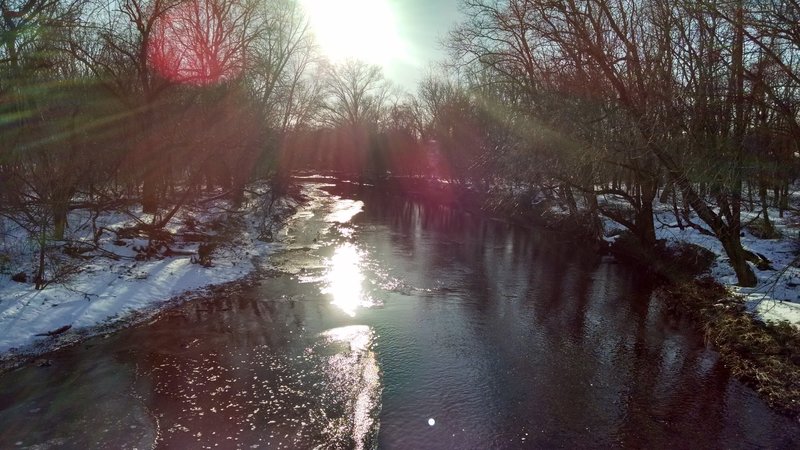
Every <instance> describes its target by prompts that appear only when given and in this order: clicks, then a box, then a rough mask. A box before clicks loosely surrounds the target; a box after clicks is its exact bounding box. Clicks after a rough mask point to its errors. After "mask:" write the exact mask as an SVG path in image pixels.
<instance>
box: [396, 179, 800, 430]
mask: <svg viewBox="0 0 800 450" xmlns="http://www.w3.org/2000/svg"><path fill="white" fill-rule="evenodd" d="M392 189H393V190H394V191H397V192H411V193H412V194H411V195H413V196H416V197H417V198H425V199H427V200H428V201H434V202H439V203H443V204H446V205H449V206H452V207H458V208H465V209H467V210H470V211H472V212H473V213H475V214H489V215H490V216H494V217H499V218H502V219H504V220H508V221H510V222H512V223H515V224H517V225H521V226H525V227H545V228H548V229H552V230H557V231H560V232H564V233H565V234H566V235H568V236H572V238H573V240H575V241H576V242H582V243H584V244H586V245H591V246H593V247H594V248H595V249H596V250H598V251H599V252H601V253H610V254H611V255H613V256H614V257H615V259H617V260H619V261H620V262H622V263H625V264H628V265H634V266H636V267H638V268H639V269H641V270H642V272H643V274H645V273H649V274H650V275H652V276H654V277H656V278H658V279H660V280H661V283H660V287H659V288H658V291H657V295H659V296H661V297H662V298H664V299H665V300H666V302H667V303H668V304H669V305H670V307H671V308H672V309H673V310H674V311H675V312H676V313H677V314H681V315H685V316H688V317H690V318H691V319H692V321H693V323H695V325H696V326H697V328H698V329H699V330H700V331H701V332H703V333H704V335H705V337H706V341H707V342H708V343H709V344H711V345H712V347H713V348H714V349H715V350H716V351H717V352H719V354H720V358H721V360H722V361H723V363H724V364H725V365H726V366H727V367H728V368H729V369H730V370H731V373H732V374H733V375H734V376H735V377H736V378H737V379H739V380H741V381H742V382H744V383H745V384H747V385H748V386H750V387H752V388H753V389H754V390H756V391H757V392H758V393H759V394H760V395H762V396H763V397H764V398H765V399H766V400H767V401H768V403H769V404H770V405H771V406H772V407H773V408H775V409H776V410H779V411H781V412H783V413H784V414H787V415H789V416H791V417H793V418H794V419H795V420H797V419H799V418H800V381H799V380H800V331H798V325H800V304H799V303H797V302H798V301H800V289H799V288H798V286H799V285H800V268H799V267H798V266H797V261H798V259H797V258H798V243H797V241H796V240H795V239H794V237H795V236H797V235H798V226H797V224H798V222H800V217H798V216H797V215H796V213H794V212H788V213H786V214H785V216H784V217H780V216H779V214H778V212H777V211H774V210H770V216H771V219H772V222H773V224H774V227H775V231H776V232H777V234H776V236H773V237H772V239H764V238H761V237H759V236H758V235H757V234H758V230H757V228H756V227H755V225H756V224H757V221H756V220H757V218H758V215H759V212H758V211H754V212H744V213H743V219H744V220H745V222H746V223H748V224H750V226H748V227H746V228H745V230H744V232H743V236H742V243H743V244H744V246H745V248H747V249H749V250H750V251H753V252H756V253H758V254H760V255H762V257H765V258H766V259H768V260H769V261H770V265H769V266H768V267H760V268H754V270H755V273H756V276H757V278H758V285H757V286H756V287H754V288H741V287H739V286H736V284H735V283H736V277H735V274H734V272H733V270H732V268H731V267H730V266H729V264H728V262H727V260H726V259H725V257H724V251H723V249H722V247H721V245H720V244H719V242H718V241H716V240H715V239H714V238H712V237H710V236H707V235H705V234H702V233H701V232H699V231H698V230H696V229H694V228H691V227H686V226H684V227H680V226H679V225H678V224H677V223H676V221H675V219H674V215H673V211H672V209H671V206H670V205H658V206H657V207H656V208H655V214H656V217H655V219H656V224H657V225H656V226H657V229H656V234H657V237H658V239H659V240H660V241H661V246H660V247H659V248H658V249H657V251H656V252H655V253H647V254H644V253H643V252H641V250H639V249H637V247H636V245H635V243H634V242H631V241H632V239H630V238H629V237H628V235H627V234H626V233H625V232H624V230H623V229H622V228H621V227H620V226H619V225H616V224H614V223H612V222H610V221H604V222H603V226H604V230H603V231H604V233H603V241H602V242H596V241H592V237H591V234H592V233H591V231H590V230H586V227H585V226H584V225H583V224H581V223H579V222H578V221H576V220H573V219H572V218H571V217H570V216H569V215H568V211H566V210H565V209H560V208H557V207H552V206H551V207H547V208H541V207H540V208H536V207H531V206H530V202H529V201H526V200H525V199H520V198H512V197H505V198H498V197H491V196H488V195H483V194H480V193H477V192H473V191H470V190H469V189H464V188H459V187H457V186H452V185H448V184H442V183H430V182H426V181H424V180H417V181H412V180H406V181H404V182H396V183H394V184H393V186H392ZM693 219H694V221H695V222H697V218H693Z"/></svg>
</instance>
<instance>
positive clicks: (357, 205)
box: [325, 199, 364, 223]
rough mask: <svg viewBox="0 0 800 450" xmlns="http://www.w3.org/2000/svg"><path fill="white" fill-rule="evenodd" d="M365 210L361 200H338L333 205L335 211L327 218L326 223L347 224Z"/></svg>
mask: <svg viewBox="0 0 800 450" xmlns="http://www.w3.org/2000/svg"><path fill="white" fill-rule="evenodd" d="M363 208H364V202H362V201H361V200H348V199H345V200H338V201H337V202H336V204H334V205H333V211H331V212H330V213H328V215H327V216H325V221H326V222H338V223H347V222H349V221H350V219H352V218H353V216H355V215H356V214H358V213H360V212H361V210H362V209H363Z"/></svg>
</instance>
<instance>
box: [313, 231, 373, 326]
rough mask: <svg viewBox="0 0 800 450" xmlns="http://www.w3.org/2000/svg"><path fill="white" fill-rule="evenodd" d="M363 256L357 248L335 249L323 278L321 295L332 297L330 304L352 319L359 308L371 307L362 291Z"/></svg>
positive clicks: (350, 245)
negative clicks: (323, 284) (323, 283)
mask: <svg viewBox="0 0 800 450" xmlns="http://www.w3.org/2000/svg"><path fill="white" fill-rule="evenodd" d="M363 259H364V255H363V253H362V252H361V251H359V250H358V248H357V247H356V246H355V245H353V244H351V243H349V242H348V243H345V244H342V245H340V246H339V247H337V248H336V250H335V251H334V253H333V257H331V259H330V267H329V269H328V273H327V275H326V276H325V284H326V286H325V287H324V288H323V289H322V293H323V294H330V295H331V296H332V297H333V301H332V303H333V304H334V305H336V306H337V307H339V309H341V310H342V311H344V312H345V313H346V314H347V315H349V316H351V317H354V316H355V315H356V308H358V307H359V306H371V305H372V302H371V301H370V300H369V299H368V298H367V297H366V295H365V293H364V291H363V286H362V285H363V282H364V274H363V273H362V271H361V267H362V264H363Z"/></svg>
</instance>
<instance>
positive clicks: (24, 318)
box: [0, 198, 307, 358]
mask: <svg viewBox="0 0 800 450" xmlns="http://www.w3.org/2000/svg"><path fill="white" fill-rule="evenodd" d="M201 206H202V207H200V206H198V207H197V208H187V209H186V210H184V211H183V212H182V213H180V214H178V215H176V217H174V218H173V219H172V220H171V221H170V223H169V224H168V225H167V227H166V228H167V229H168V230H169V231H171V232H173V233H176V234H177V235H181V234H186V235H189V234H193V233H195V234H196V233H197V232H198V231H200V232H202V233H203V234H205V235H214V234H215V233H217V231H215V229H213V228H212V227H209V228H205V225H204V224H217V225H216V228H217V229H220V228H222V229H224V228H226V227H231V224H232V223H235V224H236V225H235V227H234V229H235V230H236V231H235V233H232V238H228V239H223V240H221V242H220V243H219V245H218V246H217V247H216V248H215V249H214V250H213V252H212V253H211V265H210V266H208V267H206V266H205V265H203V264H199V263H198V261H197V256H196V255H197V253H198V250H199V247H200V246H201V245H202V244H200V243H198V242H191V241H186V242H184V241H181V240H179V239H178V240H176V241H175V242H174V243H172V244H170V249H171V251H172V253H173V256H167V257H163V258H151V259H142V258H141V257H139V258H137V254H141V252H140V250H141V248H142V247H143V246H146V245H147V240H145V239H142V238H138V237H133V238H129V239H122V238H120V237H119V236H118V235H115V233H114V232H113V231H111V230H121V229H124V228H126V227H130V226H131V225H133V224H134V223H135V222H134V220H133V219H132V216H138V217H141V214H137V213H136V212H134V214H132V215H131V214H127V213H122V212H104V213H102V214H101V215H99V216H98V217H97V218H96V220H95V224H94V226H93V227H90V226H89V223H90V222H91V218H90V214H89V212H88V211H82V210H77V211H75V212H73V213H72V214H71V216H70V218H69V224H70V225H71V226H70V232H69V234H68V238H69V239H70V241H71V242H73V243H80V242H88V241H89V240H91V236H92V233H93V232H95V231H96V230H98V229H100V228H104V229H107V230H109V231H106V232H104V233H103V235H102V237H101V238H100V240H99V241H98V244H99V245H98V248H96V249H94V250H92V251H88V252H85V253H83V254H82V255H81V256H80V257H67V256H65V255H63V253H62V252H61V248H62V247H63V245H59V246H57V247H54V248H52V249H49V250H48V252H49V255H48V257H49V258H55V259H57V260H58V261H57V262H56V263H54V265H53V267H56V268H57V269H56V270H62V271H63V272H65V273H66V272H70V273H69V274H66V275H65V274H62V275H59V276H60V277H62V279H59V280H56V281H55V282H52V283H51V284H49V285H47V286H46V287H45V288H44V289H42V290H36V289H35V287H34V284H33V283H31V282H24V283H20V282H15V281H13V280H12V274H16V273H19V272H23V273H26V274H28V275H29V276H28V279H29V280H30V279H31V277H30V274H31V273H33V272H34V269H33V267H35V259H36V255H35V254H34V253H35V250H36V249H35V246H34V245H32V244H30V243H29V242H30V241H29V239H28V237H27V236H26V235H25V233H24V230H21V229H19V228H15V227H14V226H13V224H11V223H8V222H3V223H2V227H3V230H2V231H3V236H4V240H3V242H2V244H3V245H4V247H3V248H2V249H0V250H2V254H3V255H8V256H6V258H7V260H6V262H5V264H6V270H5V272H6V273H3V274H0V358H2V357H8V356H11V355H13V354H17V353H28V352H30V351H35V350H38V349H39V348H40V347H42V344H43V343H45V344H46V342H47V341H48V340H50V339H51V338H50V337H49V336H37V334H39V335H41V334H46V333H52V332H53V331H56V330H59V331H60V330H64V329H65V327H69V331H68V333H80V332H82V330H83V332H85V330H87V329H91V328H96V327H98V326H100V325H103V326H105V325H111V324H114V323H117V322H124V321H125V320H127V319H128V318H129V317H130V316H131V315H132V314H134V313H136V312H139V311H142V310H148V309H150V310H153V309H158V308H159V306H160V305H166V304H167V301H168V300H169V299H171V298H174V297H176V296H178V295H181V294H184V293H187V292H189V291H194V290H198V289H202V288H204V287H208V286H211V285H218V284H222V283H226V282H230V281H234V280H238V279H241V278H243V277H245V276H247V275H248V274H250V273H252V272H253V271H254V270H255V269H256V267H257V265H258V264H259V261H263V260H264V259H265V258H267V257H268V256H269V255H270V254H272V253H274V252H276V251H277V250H279V249H281V248H282V247H284V246H285V245H286V241H287V229H288V228H289V227H291V225H292V223H293V222H294V221H296V220H301V219H302V217H303V214H304V212H303V210H304V209H306V208H307V207H306V206H303V207H302V208H300V210H298V211H296V212H294V214H293V215H291V214H292V211H295V209H296V208H297V207H298V203H297V202H296V201H294V200H291V199H289V198H282V199H280V200H278V201H277V202H276V203H275V204H274V205H273V206H272V209H271V210H270V215H271V216H281V215H283V216H285V217H287V216H288V217H289V218H288V220H285V221H284V220H281V221H280V223H281V226H280V228H276V229H275V230H274V233H272V234H273V236H272V238H273V239H272V241H273V242H264V241H262V240H259V235H260V234H263V231H264V227H263V218H262V217H259V214H262V212H260V211H261V210H258V209H257V208H252V209H248V208H245V209H244V210H243V211H231V210H229V209H228V205H227V204H226V202H225V201H222V200H220V201H211V202H206V203H203V204H202V205H201ZM256 211H259V212H258V213H256ZM56 275H57V274H56V273H55V272H52V271H51V273H50V276H51V277H55V276H56ZM44 347H46V345H45V346H44Z"/></svg>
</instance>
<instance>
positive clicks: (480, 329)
mask: <svg viewBox="0 0 800 450" xmlns="http://www.w3.org/2000/svg"><path fill="white" fill-rule="evenodd" d="M307 189H308V191H309V192H310V193H312V195H313V201H312V202H311V207H310V210H309V211H307V212H305V213H303V214H301V218H302V220H299V221H297V222H296V225H295V226H294V227H293V229H292V231H291V235H292V236H294V240H293V242H292V243H291V245H289V247H288V249H287V250H286V251H284V252H282V253H280V254H278V255H276V256H275V257H274V258H272V260H271V261H270V262H269V263H268V265H269V266H270V268H271V269H273V270H271V271H270V273H271V274H272V275H271V276H269V277H267V278H265V279H264V280H263V281H262V282H261V284H260V286H257V287H254V288H250V289H246V290H244V291H241V292H234V293H231V294H229V295H226V296H223V297H221V298H214V299H209V300H204V301H197V302H192V303H187V304H184V305H182V306H180V307H178V308H177V309H175V310H172V311H169V312H168V313H165V314H163V315H162V316H161V318H160V319H159V320H157V321H154V322H153V323H150V324H147V325H143V326H139V327H136V328H132V329H128V330H125V331H123V332H120V333H117V334H115V335H112V336H109V337H100V338H95V339H91V340H89V341H87V342H85V343H83V344H81V345H78V346H75V347H73V348H69V349H66V350H63V351H60V352H56V353H54V354H53V355H50V356H48V358H49V359H51V360H52V361H53V364H52V366H50V367H36V366H35V365H31V366H29V367H25V368H22V369H20V370H17V371H14V372H11V373H8V374H5V375H4V376H2V377H0V448H14V447H34V448H61V447H66V448H150V447H152V446H153V445H154V444H156V446H158V447H162V448H199V447H209V448H214V447H217V448H220V447H221V448H237V447H238V448H313V447H320V448H365V447H366V448H369V447H374V446H376V445H377V446H379V447H381V448H415V449H418V448H459V449H463V448H481V449H484V448H525V447H529V448H554V447H555V448H561V447H564V448H578V447H580V448H585V447H595V448H596V447H614V446H623V447H648V448H666V447H669V448H720V447H722V448H753V447H769V448H796V447H797V446H798V445H800V427H798V425H797V424H795V423H793V422H792V421H790V420H789V419H787V418H785V417H782V416H780V415H777V414H775V413H774V412H772V411H770V410H769V409H768V408H767V407H766V405H765V404H764V403H763V402H762V401H761V400H760V399H759V398H758V397H757V396H756V394H755V393H754V392H753V391H752V390H750V389H748V388H746V387H744V386H742V385H741V384H740V383H738V382H736V381H734V380H732V379H731V378H730V376H729V374H728V372H727V371H726V370H725V368H724V367H722V366H721V364H720V363H719V361H718V359H717V358H716V355H715V354H714V352H712V351H710V350H708V349H706V348H705V346H704V344H703V341H702V337H701V336H699V335H697V334H696V333H694V332H692V331H691V329H690V327H689V326H688V325H687V324H685V323H682V322H681V321H678V320H676V319H675V318H674V317H673V316H671V315H670V314H669V313H667V312H666V311H665V308H664V306H663V305H662V304H661V303H660V302H659V301H657V300H655V299H653V298H651V289H652V287H651V286H650V285H648V284H647V282H646V281H643V280H639V279H637V276H636V273H635V271H632V270H631V269H630V268H626V267H624V266H620V265H617V264H614V263H612V262H610V261H603V260H598V259H597V258H596V257H595V256H594V255H592V254H591V253H584V252H582V251H581V249H580V248H576V247H575V246H574V245H573V244H569V243H567V242H566V240H565V239H563V237H562V236H560V235H559V234H557V233H549V232H544V231H530V230H523V229H520V228H516V227H513V226H509V225H507V224H504V223H501V222H496V221H489V220H485V219H482V218H478V217H474V216H470V215H468V214H465V213H462V212H459V211H455V210H452V209H449V208H447V207H443V206H435V205H425V204H422V203H419V202H415V201H411V200H408V199H406V198H399V197H389V196H386V195H383V194H380V193H378V192H376V191H374V190H372V191H370V190H363V191H354V190H351V191H350V192H348V190H347V189H346V188H345V187H343V186H342V185H340V186H329V185H321V184H312V183H308V184H307ZM331 193H336V194H337V195H333V194H331Z"/></svg>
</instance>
